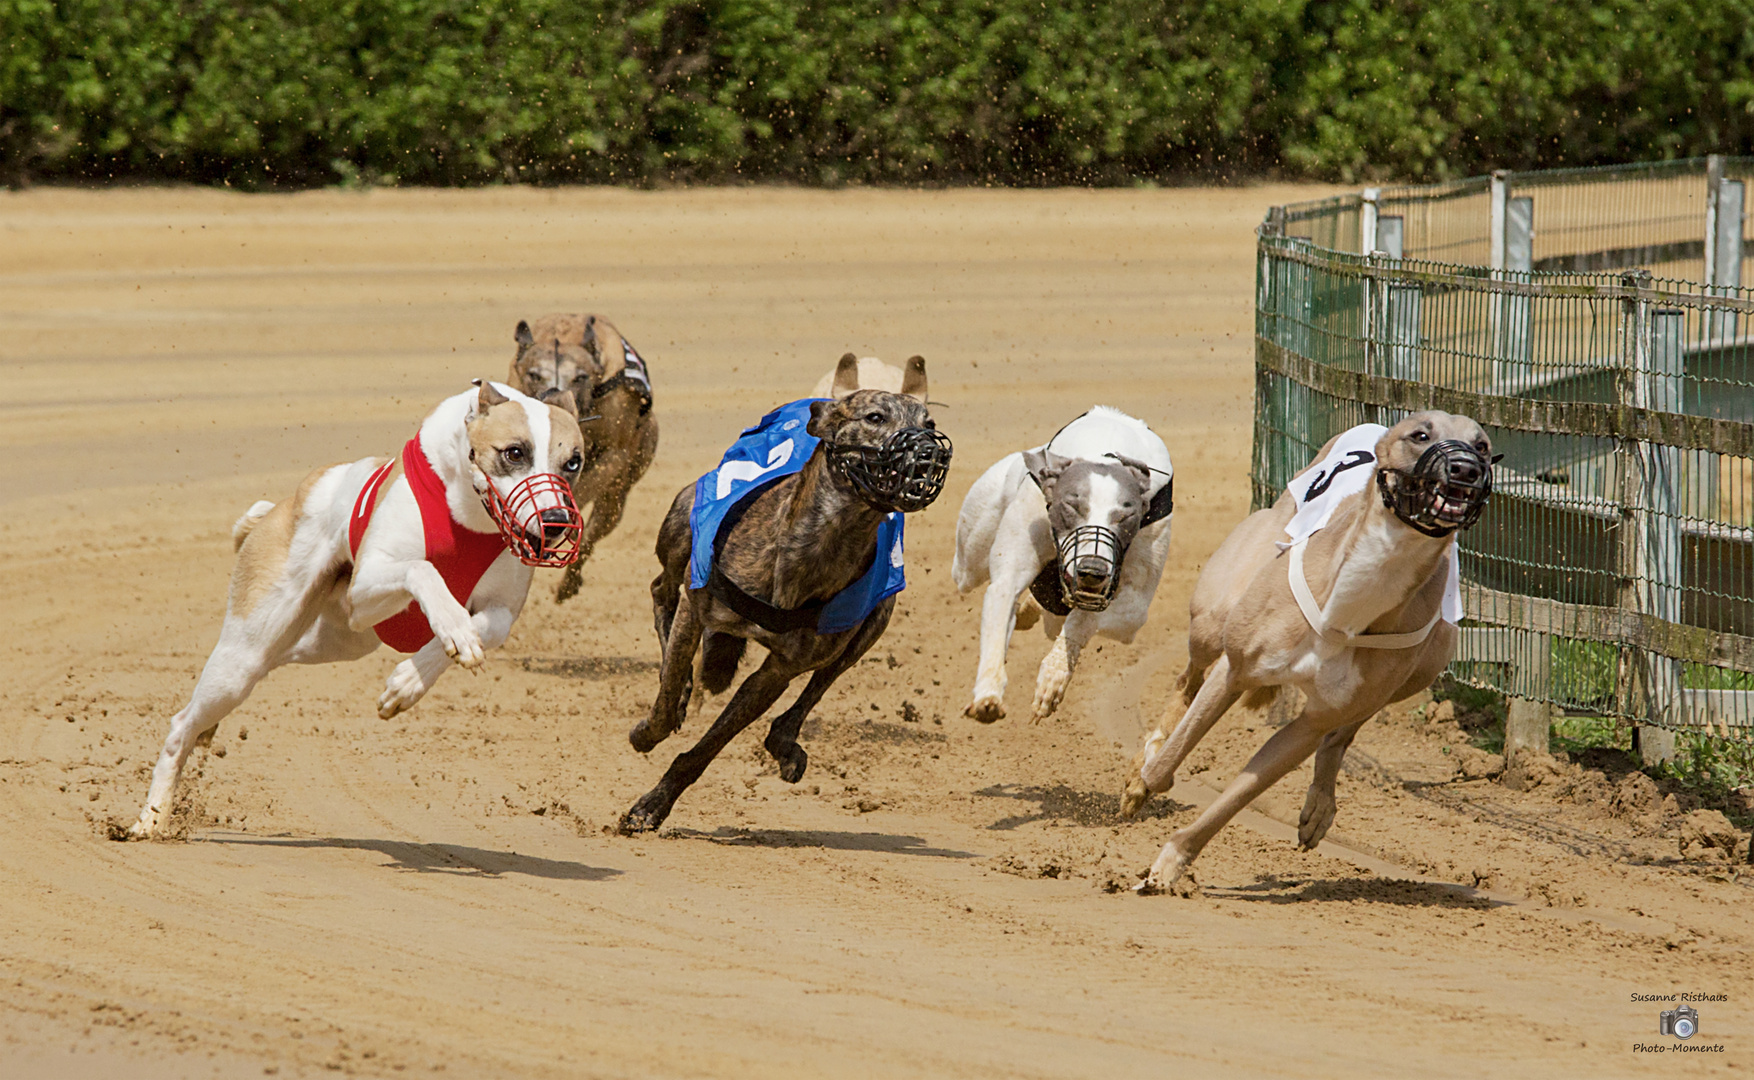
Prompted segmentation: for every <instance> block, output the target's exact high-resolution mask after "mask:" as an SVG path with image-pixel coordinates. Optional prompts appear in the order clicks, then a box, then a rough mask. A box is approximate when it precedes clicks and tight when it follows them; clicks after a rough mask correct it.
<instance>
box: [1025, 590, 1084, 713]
mask: <svg viewBox="0 0 1754 1080" xmlns="http://www.w3.org/2000/svg"><path fill="white" fill-rule="evenodd" d="M1095 632H1096V620H1095V619H1094V618H1093V617H1092V616H1091V614H1090V612H1088V611H1074V612H1072V614H1071V615H1070V616H1068V617H1067V619H1066V625H1065V626H1064V627H1062V628H1061V629H1060V634H1059V637H1057V638H1055V639H1054V644H1053V647H1052V648H1050V649H1049V650H1048V654H1047V655H1046V656H1044V657H1042V658H1041V668H1040V669H1039V670H1038V671H1037V672H1036V675H1035V716H1034V718H1033V720H1032V722H1034V723H1039V722H1041V721H1043V720H1046V719H1047V718H1048V717H1050V716H1052V715H1053V714H1054V710H1055V709H1058V708H1059V707H1060V702H1061V701H1062V700H1064V699H1065V697H1066V687H1067V686H1069V685H1070V684H1071V682H1072V669H1073V668H1074V667H1076V666H1077V664H1078V654H1079V653H1081V652H1083V651H1084V646H1085V645H1086V644H1087V643H1088V642H1089V641H1090V637H1091V635H1092V634H1094V633H1095Z"/></svg>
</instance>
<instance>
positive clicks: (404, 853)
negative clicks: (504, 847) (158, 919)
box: [199, 835, 621, 881]
mask: <svg viewBox="0 0 1754 1080" xmlns="http://www.w3.org/2000/svg"><path fill="white" fill-rule="evenodd" d="M199 842H200V843H205V844H241V845H247V846H251V847H272V848H342V849H353V850H360V851H375V852H377V853H378V854H380V855H383V856H385V857H386V858H388V859H389V860H390V861H389V862H388V863H385V864H384V866H385V867H386V868H387V869H390V870H404V871H412V872H414V873H419V874H451V875H453V876H458V877H486V878H498V877H504V876H505V875H507V874H524V875H526V876H528V877H538V878H548V879H550V880H555V881H606V880H608V879H609V878H612V877H619V876H620V875H621V871H620V870H615V869H612V868H610V867H604V866H587V865H586V864H584V863H577V862H570V861H568V860H565V859H544V858H541V857H540V856H536V855H520V854H518V853H517V852H515V851H489V850H487V849H485V848H476V847H468V846H466V845H464V844H414V843H408V842H406V841H402V840H376V839H372V840H362V839H355V838H350V837H339V836H330V837H310V838H305V839H297V838H293V837H254V836H252V837H244V836H223V835H221V836H214V835H208V836H204V837H202V838H201V839H200V841H199Z"/></svg>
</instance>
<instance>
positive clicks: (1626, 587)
mask: <svg viewBox="0 0 1754 1080" xmlns="http://www.w3.org/2000/svg"><path fill="white" fill-rule="evenodd" d="M1650 279H1651V275H1650V271H1648V270H1628V271H1626V272H1625V273H1624V274H1621V275H1620V283H1621V285H1622V286H1623V287H1624V288H1625V289H1626V290H1627V292H1626V294H1625V295H1623V296H1622V297H1621V308H1622V333H1621V336H1620V340H1621V347H1620V355H1619V356H1618V357H1617V358H1616V359H1617V360H1618V363H1617V364H1616V365H1615V370H1614V397H1615V400H1616V401H1617V402H1618V403H1619V404H1621V405H1628V406H1633V407H1637V405H1638V403H1639V400H1640V399H1641V398H1642V396H1643V393H1644V388H1643V386H1642V383H1643V381H1644V380H1643V375H1644V373H1645V372H1646V371H1648V370H1650V364H1649V355H1650V339H1649V336H1648V334H1647V324H1648V322H1649V315H1650V303H1649V301H1648V300H1647V299H1646V298H1645V295H1644V291H1645V289H1647V288H1648V287H1649V285H1650ZM1614 459H1615V461H1614V464H1615V472H1616V473H1617V474H1618V479H1619V488H1620V490H1619V506H1618V507H1617V508H1616V509H1617V511H1618V515H1617V516H1618V520H1617V521H1616V522H1615V523H1614V526H1613V529H1614V541H1615V543H1614V546H1615V555H1616V558H1615V562H1616V570H1617V575H1616V576H1617V577H1618V578H1619V583H1618V587H1617V588H1616V590H1615V594H1616V595H1615V606H1617V607H1618V608H1619V609H1620V610H1621V611H1624V612H1637V611H1639V610H1640V609H1641V607H1642V606H1643V597H1642V596H1640V595H1639V593H1640V590H1639V587H1638V583H1639V580H1640V578H1641V576H1642V570H1643V563H1644V553H1643V550H1642V549H1643V546H1644V545H1643V543H1642V538H1643V536H1644V524H1645V523H1644V511H1643V506H1644V485H1643V470H1642V469H1641V468H1640V467H1639V454H1638V442H1637V440H1635V439H1632V438H1629V437H1628V438H1621V439H1619V440H1618V445H1617V446H1615V448H1614ZM1616 652H1617V655H1616V657H1615V665H1614V668H1615V671H1614V703H1615V710H1616V711H1617V712H1618V714H1619V715H1621V716H1637V715H1643V713H1642V710H1638V704H1639V703H1638V701H1637V696H1636V693H1635V683H1636V682H1637V679H1636V675H1635V673H1636V671H1637V670H1638V667H1639V661H1640V659H1641V655H1642V654H1640V653H1639V652H1638V650H1637V648H1636V647H1635V646H1633V645H1630V644H1626V643H1621V644H1620V646H1619V647H1618V649H1617V650H1616ZM1635 710H1638V711H1635ZM1641 733H1642V727H1641V726H1637V725H1635V726H1634V728H1633V732H1632V734H1633V741H1634V744H1635V745H1642V740H1641V739H1640V738H1639V736H1640V734H1641Z"/></svg>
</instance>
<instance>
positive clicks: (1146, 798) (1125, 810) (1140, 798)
mask: <svg viewBox="0 0 1754 1080" xmlns="http://www.w3.org/2000/svg"><path fill="white" fill-rule="evenodd" d="M1150 801H1151V789H1150V788H1148V787H1146V786H1145V781H1143V780H1141V779H1139V778H1138V777H1137V776H1135V777H1133V778H1132V779H1131V780H1129V781H1127V789H1126V790H1125V791H1123V792H1121V818H1122V820H1125V821H1131V820H1133V819H1134V818H1136V817H1138V816H1139V811H1141V810H1143V809H1145V804H1146V803H1148V802H1150Z"/></svg>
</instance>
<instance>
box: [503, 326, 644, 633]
mask: <svg viewBox="0 0 1754 1080" xmlns="http://www.w3.org/2000/svg"><path fill="white" fill-rule="evenodd" d="M514 337H515V338H516V340H517V345H518V351H517V355H516V356H515V357H514V358H513V360H512V371H511V377H510V379H509V380H508V381H509V382H510V383H511V384H512V385H513V386H516V387H517V388H518V389H520V390H522V391H523V392H524V393H526V394H529V395H530V396H531V397H533V398H536V399H537V400H539V401H554V400H555V399H556V398H557V397H569V398H571V399H572V401H573V405H572V407H573V409H574V410H575V412H576V413H577V415H578V416H581V417H584V418H585V420H584V421H581V422H580V424H579V430H580V431H581V432H583V434H584V440H585V446H584V455H585V456H584V462H585V464H584V468H582V469H580V470H579V474H578V476H577V477H576V478H575V479H574V480H573V499H574V500H575V501H576V502H577V503H578V504H579V507H580V508H581V509H582V508H583V507H584V505H585V504H586V503H590V504H591V517H590V520H589V521H587V522H586V523H585V532H584V536H583V538H582V539H581V540H580V544H579V557H578V561H577V562H575V563H573V564H572V565H571V566H568V567H567V568H566V571H565V573H564V575H563V576H562V577H561V579H560V587H559V588H558V589H557V590H556V592H555V594H554V599H555V601H556V602H565V601H566V600H569V599H571V598H572V597H573V596H575V595H577V593H578V591H579V587H580V586H581V585H582V584H583V583H584V577H583V575H582V573H581V569H582V567H583V566H584V563H585V560H586V559H588V558H590V557H591V552H592V551H593V550H594V549H595V548H596V546H597V541H599V540H601V539H603V538H604V537H605V536H608V535H609V534H610V533H611V532H613V531H615V527H616V526H617V525H619V524H621V515H622V512H623V511H624V510H625V509H626V508H627V493H628V492H629V491H631V490H633V485H634V484H636V483H638V482H639V479H640V477H642V476H644V475H645V473H646V469H647V468H648V467H649V466H650V465H651V463H652V457H653V455H655V454H656V453H657V452H658V418H657V417H656V416H655V415H653V413H652V384H651V380H650V378H649V377H648V376H647V373H646V370H645V361H643V360H642V359H640V356H639V353H638V352H636V351H634V349H633V347H632V345H630V344H629V343H628V341H627V339H626V338H623V337H622V336H621V332H620V331H618V330H616V329H615V327H614V326H613V325H612V324H611V323H610V322H609V320H608V319H605V318H602V317H600V316H597V315H584V316H580V315H544V316H542V317H541V318H539V319H537V320H535V321H534V322H533V323H526V322H519V323H518V328H517V332H516V334H515V335H514Z"/></svg>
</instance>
